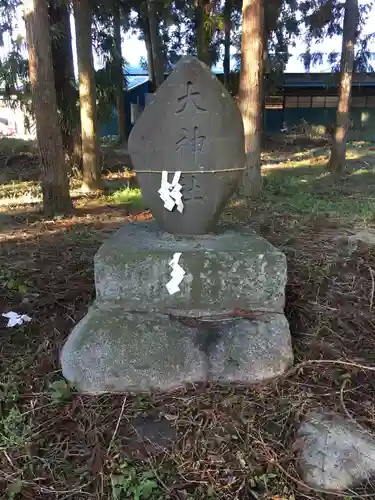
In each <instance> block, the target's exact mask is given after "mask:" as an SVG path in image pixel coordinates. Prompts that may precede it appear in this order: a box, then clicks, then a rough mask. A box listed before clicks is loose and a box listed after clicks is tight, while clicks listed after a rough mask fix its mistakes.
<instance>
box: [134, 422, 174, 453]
mask: <svg viewBox="0 0 375 500" xmlns="http://www.w3.org/2000/svg"><path fill="white" fill-rule="evenodd" d="M131 424H132V425H133V426H134V428H135V430H136V432H137V435H138V438H139V439H140V440H141V441H150V442H151V443H153V444H154V445H156V446H159V447H161V448H167V447H168V446H170V445H171V443H173V442H174V441H175V440H176V438H177V432H176V428H175V427H173V426H172V425H171V423H170V422H168V420H167V419H165V418H163V419H156V418H153V417H151V416H145V417H142V416H139V417H136V418H135V419H133V420H132V421H131Z"/></svg>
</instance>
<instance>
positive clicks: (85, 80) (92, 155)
mask: <svg viewBox="0 0 375 500" xmlns="http://www.w3.org/2000/svg"><path fill="white" fill-rule="evenodd" d="M73 5H74V18H75V27H76V43H77V59H78V74H79V102H80V108H81V135H82V161H83V183H82V189H83V190H84V191H91V190H98V189H102V179H101V168H100V147H99V140H98V136H97V116H96V88H95V77H94V61H93V55H92V45H91V36H92V30H91V25H92V9H91V5H90V0H74V2H73Z"/></svg>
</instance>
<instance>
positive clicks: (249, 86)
mask: <svg viewBox="0 0 375 500" xmlns="http://www.w3.org/2000/svg"><path fill="white" fill-rule="evenodd" d="M263 24H264V5H263V0H243V7H242V48H241V75H240V88H239V106H240V109H241V113H242V118H243V123H244V131H245V151H246V166H245V167H246V168H245V172H244V176H243V180H242V194H244V195H245V196H247V197H249V198H254V199H256V198H259V197H260V195H261V184H262V183H261V181H262V178H261V171H260V153H261V139H262V125H263V124H262V85H263V62H264V61H263V44H264V43H263V39H264V31H263Z"/></svg>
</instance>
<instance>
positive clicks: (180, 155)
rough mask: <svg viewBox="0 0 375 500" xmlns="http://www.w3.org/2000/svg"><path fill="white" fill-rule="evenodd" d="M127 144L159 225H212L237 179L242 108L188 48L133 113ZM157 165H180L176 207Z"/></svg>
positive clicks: (193, 230)
mask: <svg viewBox="0 0 375 500" xmlns="http://www.w3.org/2000/svg"><path fill="white" fill-rule="evenodd" d="M128 147H129V152H130V155H131V159H132V164H133V166H134V170H135V171H136V173H137V179H138V181H139V185H140V187H141V189H142V192H143V196H144V199H145V202H146V204H147V206H148V207H149V208H150V209H151V211H152V214H153V216H154V218H155V219H156V221H157V223H158V224H159V226H160V227H161V228H163V229H165V230H166V231H169V232H171V233H180V234H204V233H207V232H209V231H211V230H213V228H214V226H215V224H216V222H217V220H218V218H219V216H220V213H221V211H222V209H223V207H224V206H225V204H226V203H227V201H228V199H229V198H230V196H231V195H232V194H233V193H234V191H235V190H236V188H237V186H238V184H239V182H240V180H241V177H242V173H243V168H244V166H245V151H244V132H243V123H242V118H241V114H240V111H239V109H238V107H237V105H236V103H235V101H234V99H233V98H232V97H231V95H230V94H229V93H228V91H227V90H226V89H225V87H224V86H223V85H222V84H221V82H220V81H219V80H218V79H217V78H216V76H215V75H213V74H212V72H211V70H210V69H209V68H208V67H207V66H206V65H204V64H203V63H202V62H200V61H199V60H198V59H196V58H194V57H190V56H189V57H184V58H182V59H181V60H180V61H179V62H178V64H177V65H176V68H175V70H174V71H173V72H172V73H171V75H170V76H169V77H168V78H167V80H166V81H165V82H164V83H163V84H162V85H161V86H160V87H159V88H158V90H157V92H156V94H155V95H154V96H153V98H152V101H151V102H150V104H148V106H146V108H145V110H144V112H143V113H142V115H141V116H140V118H139V119H138V120H137V122H136V124H135V126H134V128H133V130H132V132H131V134H130V137H129V141H128ZM163 170H166V171H168V172H170V173H172V172H176V171H181V172H182V176H181V181H180V183H181V184H182V186H183V187H182V194H183V202H184V211H183V213H182V214H181V213H179V212H178V211H177V210H176V209H174V210H173V211H172V212H169V211H168V210H167V209H165V208H164V203H163V201H162V200H161V199H160V197H159V194H158V189H159V187H160V184H161V172H162V171H163ZM214 172H215V173H214ZM171 177H172V174H170V180H171Z"/></svg>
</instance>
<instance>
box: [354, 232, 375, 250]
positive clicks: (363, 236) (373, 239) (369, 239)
mask: <svg viewBox="0 0 375 500" xmlns="http://www.w3.org/2000/svg"><path fill="white" fill-rule="evenodd" d="M348 240H349V243H353V244H358V242H359V241H362V242H363V243H366V244H367V245H370V246H372V245H375V233H374V232H373V231H369V230H365V231H360V232H359V233H357V234H353V235H352V236H349V238H348Z"/></svg>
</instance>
